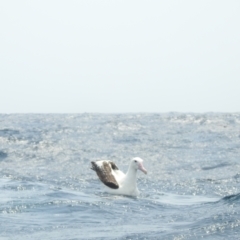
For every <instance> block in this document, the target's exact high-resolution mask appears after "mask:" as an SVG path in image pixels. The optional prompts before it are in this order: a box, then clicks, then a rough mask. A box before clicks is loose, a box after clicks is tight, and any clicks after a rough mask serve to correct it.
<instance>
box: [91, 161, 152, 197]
mask: <svg viewBox="0 0 240 240" xmlns="http://www.w3.org/2000/svg"><path fill="white" fill-rule="evenodd" d="M91 163H92V168H91V169H92V170H94V171H96V173H97V175H98V177H99V179H100V180H101V181H102V182H103V183H104V184H105V185H106V186H107V189H106V190H107V191H108V192H109V193H112V194H120V195H129V196H137V195H138V194H139V190H138V188H137V170H138V169H139V170H141V171H142V172H144V173H145V174H147V170H146V169H145V168H144V166H143V160H142V159H141V158H139V157H136V158H133V159H132V160H131V161H130V164H129V167H128V171H127V173H126V174H124V173H123V172H122V171H120V170H119V169H118V167H117V165H116V164H115V163H114V162H112V161H109V160H99V161H95V162H91Z"/></svg>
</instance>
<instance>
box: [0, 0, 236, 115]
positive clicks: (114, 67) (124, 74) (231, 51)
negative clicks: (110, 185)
mask: <svg viewBox="0 0 240 240" xmlns="http://www.w3.org/2000/svg"><path fill="white" fill-rule="evenodd" d="M239 13H240V1H239V0H235V1H234V0H229V1H225V0H224V1H222V0H211V1H209V0H201V1H200V0H196V1H192V0H182V1H177V0H174V1H173V0H169V1H161V0H156V1H152V0H144V1H142V0H132V1H131V0H128V1H125V0H95V1H93V0H68V1H67V0H65V1H63V0H41V1H40V0H34V1H32V0H29V1H26V0H22V1H18V0H10V1H1V2H0V89H1V90H0V113H86V112H87V113H135V112H136V113H139V112H144V113H145V112H146V113H147V112H154V113H156V112H157V113H162V112H197V113H198V112H199V113H203V112H240V27H239V25H240V14H239Z"/></svg>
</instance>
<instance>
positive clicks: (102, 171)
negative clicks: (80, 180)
mask: <svg viewBox="0 0 240 240" xmlns="http://www.w3.org/2000/svg"><path fill="white" fill-rule="evenodd" d="M91 163H92V169H93V170H94V171H96V173H97V175H98V177H99V179H100V180H101V181H102V182H103V183H104V184H105V185H106V186H108V187H110V188H113V189H118V188H119V184H118V182H117V181H116V179H115V177H114V175H113V174H112V171H113V170H118V167H117V166H116V164H115V163H114V162H111V161H97V162H91Z"/></svg>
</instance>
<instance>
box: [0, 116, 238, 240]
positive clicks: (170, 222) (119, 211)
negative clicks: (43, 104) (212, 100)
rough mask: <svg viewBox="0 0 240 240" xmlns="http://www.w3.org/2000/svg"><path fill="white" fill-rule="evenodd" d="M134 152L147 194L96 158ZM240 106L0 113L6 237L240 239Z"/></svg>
mask: <svg viewBox="0 0 240 240" xmlns="http://www.w3.org/2000/svg"><path fill="white" fill-rule="evenodd" d="M133 157H141V158H142V159H143V160H144V166H145V168H146V169H147V170H148V174H147V175H145V174H143V173H142V172H140V171H139V172H138V188H139V190H140V191H141V193H140V195H139V196H138V197H127V196H117V195H110V194H108V193H106V192H105V190H104V187H103V184H102V183H101V182H100V181H99V179H98V177H97V175H96V173H95V172H94V171H92V170H91V169H90V162H91V161H95V160H100V159H109V160H113V161H114V162H115V163H116V165H117V166H118V167H119V168H120V169H121V170H123V171H124V172H125V171H126V170H127V168H128V164H129V161H130V160H131V159H132V158H133ZM239 182H240V113H205V114H194V113H159V114H158V113H155V114H144V113H139V114H90V113H89V114H88V113H84V114H1V115H0V219H1V221H0V240H3V239H4V240H5V239H12V240H18V239H19V240H20V239H21V240H26V239H29V240H30V239H31V240H32V239H34V240H42V239H48V240H49V239H56V240H61V239H68V240H77V239H129V240H130V239H142V240H143V239H169V240H170V239H171V240H183V239H240V189H239Z"/></svg>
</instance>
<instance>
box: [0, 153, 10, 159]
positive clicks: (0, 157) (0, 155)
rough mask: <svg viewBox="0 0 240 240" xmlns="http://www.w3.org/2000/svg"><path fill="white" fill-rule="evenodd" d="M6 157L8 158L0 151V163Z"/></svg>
mask: <svg viewBox="0 0 240 240" xmlns="http://www.w3.org/2000/svg"><path fill="white" fill-rule="evenodd" d="M7 156H8V155H7V153H5V152H3V151H0V161H1V160H3V159H4V158H6V157H7Z"/></svg>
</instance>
